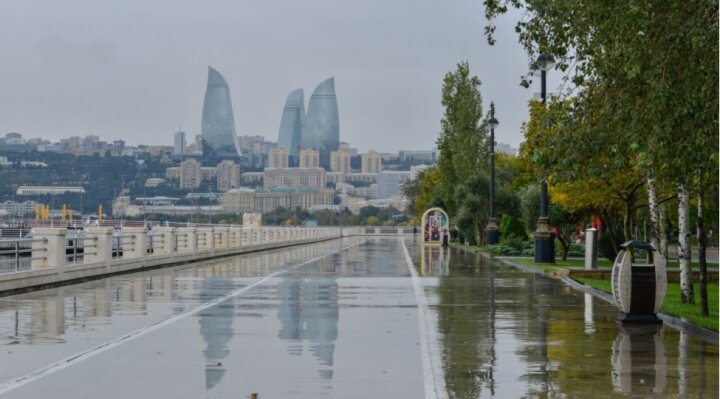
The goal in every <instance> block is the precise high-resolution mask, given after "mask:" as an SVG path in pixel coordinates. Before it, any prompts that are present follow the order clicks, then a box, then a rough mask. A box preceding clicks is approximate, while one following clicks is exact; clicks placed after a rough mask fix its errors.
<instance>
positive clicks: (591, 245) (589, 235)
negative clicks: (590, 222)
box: [585, 228, 598, 270]
mask: <svg viewBox="0 0 720 399" xmlns="http://www.w3.org/2000/svg"><path fill="white" fill-rule="evenodd" d="M597 254H598V231H597V229H594V228H589V229H587V230H585V270H591V269H597Z"/></svg>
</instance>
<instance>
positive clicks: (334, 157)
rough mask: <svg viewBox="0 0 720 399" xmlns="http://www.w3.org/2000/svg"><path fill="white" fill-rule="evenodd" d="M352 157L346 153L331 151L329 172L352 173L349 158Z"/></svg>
mask: <svg viewBox="0 0 720 399" xmlns="http://www.w3.org/2000/svg"><path fill="white" fill-rule="evenodd" d="M351 157H352V155H351V154H350V152H348V151H343V150H340V151H332V152H330V170H332V171H333V172H340V173H342V174H348V173H350V172H352V170H351V169H350V158H351Z"/></svg>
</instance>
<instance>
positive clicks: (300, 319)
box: [278, 277, 339, 379]
mask: <svg viewBox="0 0 720 399" xmlns="http://www.w3.org/2000/svg"><path fill="white" fill-rule="evenodd" d="M278 297H279V299H280V306H279V308H278V319H279V320H280V329H279V330H278V337H279V338H280V339H283V340H287V341H291V342H293V343H294V344H292V345H289V346H288V349H287V351H288V354H290V355H294V356H302V354H303V351H304V347H303V341H308V342H310V348H309V351H310V353H312V355H313V356H314V357H315V358H316V359H317V362H318V364H319V365H321V366H328V369H320V370H318V374H319V375H320V377H321V378H324V379H332V378H333V369H332V366H333V363H334V355H335V341H336V340H337V334H338V327H337V323H338V318H339V311H338V285H337V281H336V280H335V279H334V278H300V277H296V278H286V279H283V280H282V281H281V282H280V283H279V284H278Z"/></svg>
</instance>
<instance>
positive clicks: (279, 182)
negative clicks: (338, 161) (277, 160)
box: [263, 168, 326, 189]
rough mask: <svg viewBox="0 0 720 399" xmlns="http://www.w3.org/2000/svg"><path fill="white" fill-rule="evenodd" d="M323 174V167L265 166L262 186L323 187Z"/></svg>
mask: <svg viewBox="0 0 720 399" xmlns="http://www.w3.org/2000/svg"><path fill="white" fill-rule="evenodd" d="M325 175H326V172H325V169H323V168H277V169H270V168H266V169H265V171H264V172H263V187H265V188H267V189H271V188H275V187H292V188H301V187H312V188H324V187H325V184H326V179H325V178H326V176H325Z"/></svg>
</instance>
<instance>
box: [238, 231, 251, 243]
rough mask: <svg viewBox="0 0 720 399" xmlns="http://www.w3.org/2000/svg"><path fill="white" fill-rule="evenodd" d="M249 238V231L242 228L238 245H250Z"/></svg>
mask: <svg viewBox="0 0 720 399" xmlns="http://www.w3.org/2000/svg"><path fill="white" fill-rule="evenodd" d="M250 238H252V237H251V236H250V232H249V231H247V230H245V229H242V231H241V232H240V246H247V245H250Z"/></svg>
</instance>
